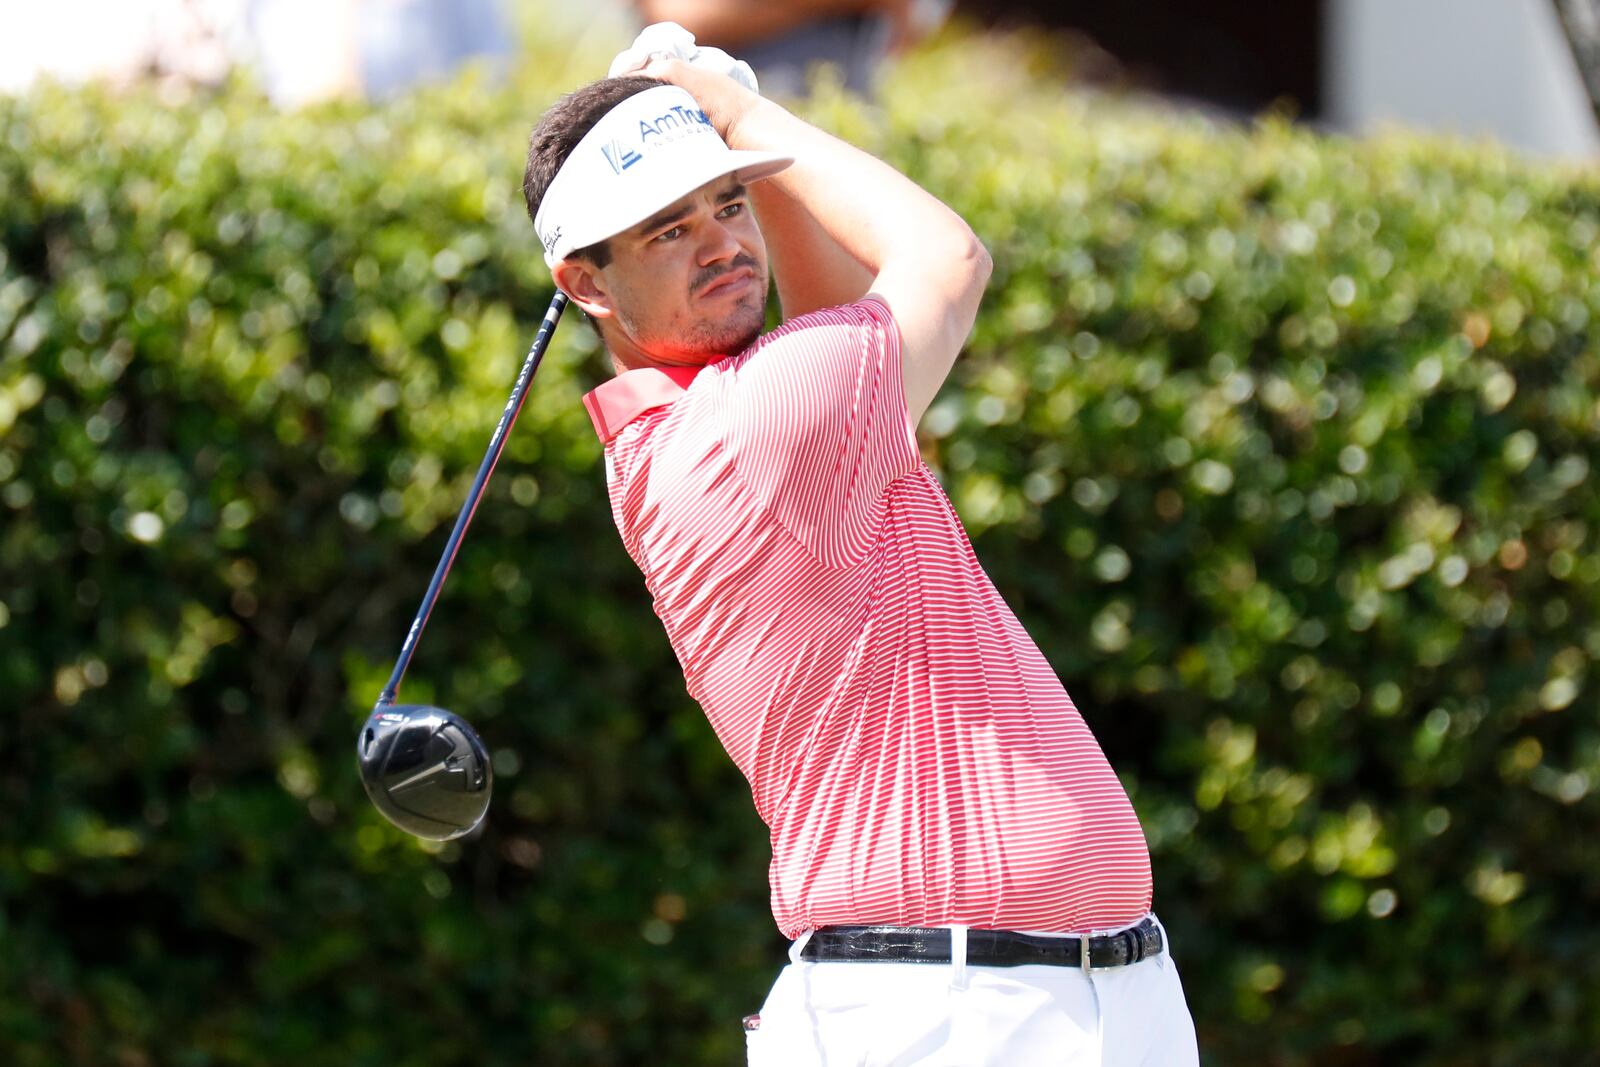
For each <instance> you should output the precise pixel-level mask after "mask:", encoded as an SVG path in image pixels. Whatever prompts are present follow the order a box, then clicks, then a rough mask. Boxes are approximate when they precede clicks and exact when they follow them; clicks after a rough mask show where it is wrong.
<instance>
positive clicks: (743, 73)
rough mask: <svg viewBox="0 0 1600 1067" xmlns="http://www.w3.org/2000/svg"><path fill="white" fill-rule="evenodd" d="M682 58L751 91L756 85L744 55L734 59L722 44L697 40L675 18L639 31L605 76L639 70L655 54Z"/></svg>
mask: <svg viewBox="0 0 1600 1067" xmlns="http://www.w3.org/2000/svg"><path fill="white" fill-rule="evenodd" d="M657 56H660V57H662V58H664V59H681V60H683V61H684V62H685V63H688V64H689V65H690V66H694V67H699V68H700V69H702V70H709V71H711V72H712V73H714V74H724V75H726V76H728V77H730V78H732V79H733V80H734V81H736V82H738V83H739V84H740V85H742V86H744V87H745V88H746V89H749V90H750V91H751V92H752V93H759V92H760V91H761V90H760V89H758V88H757V87H756V72H755V71H753V70H751V69H750V64H748V63H746V62H745V61H744V60H742V59H734V58H733V57H732V56H730V55H729V54H728V53H726V52H724V51H723V50H722V49H720V48H709V47H703V46H701V45H697V44H695V43H694V34H692V33H690V32H689V31H688V30H686V29H684V28H683V27H682V26H680V25H678V24H677V23H676V22H657V23H656V24H655V25H653V26H646V27H645V28H644V29H643V30H640V31H639V36H637V37H635V38H634V39H633V44H632V45H630V46H629V47H627V48H625V49H624V50H623V51H621V52H619V53H617V58H616V59H613V60H612V61H611V69H610V70H609V71H607V72H606V77H608V78H616V77H620V76H621V75H623V74H631V73H632V72H634V71H636V70H640V69H642V68H643V67H644V65H645V64H646V63H649V62H650V60H652V59H654V58H655V57H657Z"/></svg>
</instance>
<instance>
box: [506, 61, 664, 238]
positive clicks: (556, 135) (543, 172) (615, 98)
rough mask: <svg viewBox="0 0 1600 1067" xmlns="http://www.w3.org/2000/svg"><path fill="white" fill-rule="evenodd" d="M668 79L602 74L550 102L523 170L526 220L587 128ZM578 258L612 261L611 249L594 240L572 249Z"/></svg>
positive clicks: (532, 138)
mask: <svg viewBox="0 0 1600 1067" xmlns="http://www.w3.org/2000/svg"><path fill="white" fill-rule="evenodd" d="M665 84H666V82H661V81H657V80H656V79H654V78H646V77H643V76H640V75H630V76H628V77H623V78H603V79H601V80H600V81H597V82H592V83H590V84H589V85H585V86H584V87H583V88H582V89H578V90H576V91H574V92H570V93H568V94H567V95H566V96H563V97H562V98H561V99H560V100H557V101H556V102H555V103H554V104H552V105H551V106H550V110H549V111H546V112H545V113H544V116H543V117H542V118H541V119H539V124H538V125H537V126H535V127H534V128H533V134H532V135H531V136H530V137H529V138H528V165H527V167H526V168H525V169H524V170H523V172H522V198H523V199H524V200H525V201H527V204H528V221H529V222H532V221H533V220H534V218H535V217H536V216H537V215H538V214H539V205H540V203H542V202H543V201H544V196H545V194H546V193H547V192H549V191H550V183H551V182H553V181H555V180H556V172H557V171H559V170H560V169H561V164H563V163H565V162H566V161H567V157H568V156H570V155H571V154H572V150H573V149H574V148H576V147H578V142H579V141H581V140H583V136H584V134H586V133H588V132H589V131H590V130H592V129H594V126H595V123H597V122H599V121H600V120H601V119H602V118H604V117H605V114H606V112H608V111H610V110H611V109H612V108H614V107H616V106H617V105H618V104H620V103H622V101H624V100H626V99H628V97H630V96H634V95H636V94H638V93H642V92H644V91H645V90H646V89H654V88H655V87H656V86H658V85H665ZM570 255H571V257H572V258H574V259H585V260H588V261H589V262H591V263H593V264H594V265H595V266H597V267H604V266H605V265H607V264H608V263H610V262H611V249H610V247H609V246H608V245H607V244H606V242H605V241H596V242H595V243H594V244H592V245H589V246H588V247H586V248H580V249H578V250H576V251H575V252H572V253H570Z"/></svg>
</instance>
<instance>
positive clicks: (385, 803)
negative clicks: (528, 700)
mask: <svg viewBox="0 0 1600 1067" xmlns="http://www.w3.org/2000/svg"><path fill="white" fill-rule="evenodd" d="M566 306H567V297H566V294H564V293H562V292H561V291H560V290H557V291H556V294H555V296H554V297H553V298H552V299H551V301H550V308H549V310H548V311H546V312H545V314H544V321H543V322H542V323H540V325H539V333H538V335H537V336H535V337H534V339H533V347H532V348H530V349H529V350H528V357H527V359H526V360H524V361H523V364H522V371H521V373H519V374H518V375H517V384H516V386H515V388H513V389H512V391H511V398H510V399H509V400H508V401H507V402H506V407H505V411H503V412H502V413H501V415H500V423H499V425H498V426H496V427H495V430H494V436H493V437H492V438H491V439H490V440H489V451H488V453H487V454H486V455H485V456H484V457H483V463H482V464H481V465H480V466H479V467H478V476H477V478H476V479H474V481H473V483H472V488H471V489H470V490H469V491H468V492H467V500H466V503H465V504H463V505H462V507H461V514H460V515H458V516H457V517H456V524H455V528H454V529H453V530H451V531H450V540H449V541H447V542H446V543H445V546H444V554H443V555H442V556H441V557H440V559H439V566H438V567H437V568H436V569H435V570H434V572H433V580H432V581H431V582H429V583H428V591H427V592H426V593H424V594H423V596H422V605H421V607H419V608H418V609H417V615H416V618H414V619H412V620H411V629H410V631H409V632H408V633H407V634H406V639H405V642H404V643H403V644H402V645H401V646H400V658H399V659H398V660H397V661H396V662H395V665H394V673H393V674H391V675H390V676H389V684H388V685H386V686H384V687H383V692H382V693H380V694H378V702H377V704H376V705H374V707H373V709H372V714H371V715H369V716H368V717H367V722H366V725H365V726H363V727H362V729H361V735H360V737H359V738H358V739H357V741H356V758H357V761H358V763H359V764H360V767H361V784H362V785H363V786H364V787H365V788H366V790H367V796H368V797H370V798H371V799H372V803H373V804H375V805H377V808H378V810H379V811H381V812H382V813H383V814H384V817H385V818H387V819H388V820H389V821H390V822H392V823H394V824H395V825H396V826H398V827H400V829H402V830H404V831H406V832H407V833H410V834H415V835H416V836H417V837H424V838H427V839H429V840H432V841H448V840H449V839H451V838H453V837H460V836H462V835H463V834H467V833H471V832H472V831H473V830H474V829H476V828H477V826H478V824H479V823H481V822H482V821H483V817H484V815H485V814H486V813H487V812H488V810H489V793H490V789H491V787H492V786H493V784H494V773H493V771H492V769H491V767H490V763H489V754H488V751H487V750H486V749H485V748H484V745H483V741H482V740H480V739H479V737H478V734H477V732H476V731H475V730H473V728H472V727H471V726H470V725H468V723H467V721H466V720H465V719H463V718H461V717H460V716H458V715H456V714H454V713H452V712H449V711H445V710H444V709H443V708H435V707H429V706H427V705H424V704H396V703H395V698H396V696H397V695H398V694H399V690H400V680H401V679H402V678H403V677H405V673H406V668H407V667H408V666H409V665H410V663H411V656H412V654H413V653H414V652H415V651H416V649H417V641H418V639H419V638H421V636H422V628H423V627H424V626H426V625H427V624H428V616H429V615H430V614H432V612H433V605H434V603H435V602H436V601H437V600H438V599H439V590H440V589H441V588H442V587H443V586H444V580H445V576H446V575H448V574H449V573H450V565H451V564H452V563H454V562H455V558H456V552H457V551H458V550H459V549H460V548H461V539H462V538H463V537H464V536H465V535H466V532H467V527H468V526H469V525H471V523H472V516H473V514H474V513H475V512H476V511H477V510H478V502H479V501H480V500H482V499H483V491H484V488H485V487H486V486H487V485H488V484H489V477H490V476H491V475H492V474H493V473H494V468H495V464H496V463H498V462H499V460H500V453H501V451H503V450H504V448H505V443H506V437H507V436H508V435H509V434H510V432H511V427H512V426H513V425H514V424H515V423H516V421H517V415H518V413H519V412H521V410H522V404H523V401H524V400H526V399H527V395H528V386H529V384H530V383H531V382H532V381H533V376H534V373H535V372H536V371H538V369H539V363H540V361H541V360H543V359H544V352H545V349H546V348H547V347H548V346H549V344H550V337H551V335H552V334H554V333H555V329H556V323H557V322H559V321H560V320H561V312H562V311H563V310H564V309H565V308H566Z"/></svg>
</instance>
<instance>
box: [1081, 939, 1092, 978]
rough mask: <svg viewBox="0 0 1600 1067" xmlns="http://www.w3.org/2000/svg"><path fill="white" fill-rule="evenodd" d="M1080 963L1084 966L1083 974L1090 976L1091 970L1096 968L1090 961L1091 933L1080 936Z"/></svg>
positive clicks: (1086, 976)
mask: <svg viewBox="0 0 1600 1067" xmlns="http://www.w3.org/2000/svg"><path fill="white" fill-rule="evenodd" d="M1078 965H1079V966H1081V967H1082V968H1083V976H1084V977H1085V978H1088V977H1090V974H1089V972H1090V971H1092V970H1094V968H1093V967H1092V966H1091V965H1090V963H1089V935H1088V934H1084V935H1082V936H1081V937H1079V938H1078Z"/></svg>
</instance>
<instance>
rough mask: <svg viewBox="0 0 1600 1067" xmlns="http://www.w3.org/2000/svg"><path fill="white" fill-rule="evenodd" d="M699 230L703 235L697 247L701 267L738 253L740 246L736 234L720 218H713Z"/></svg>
mask: <svg viewBox="0 0 1600 1067" xmlns="http://www.w3.org/2000/svg"><path fill="white" fill-rule="evenodd" d="M700 232H701V233H702V235H703V240H702V241H701V242H700V248H699V253H700V265H701V266H702V267H704V266H708V265H710V264H712V263H716V262H717V261H718V260H723V259H731V258H732V257H734V256H736V255H738V254H739V249H740V247H741V246H740V244H739V238H738V235H737V234H735V233H734V232H733V227H731V226H729V225H728V224H727V223H726V222H724V221H723V220H722V219H713V220H712V222H711V225H710V226H703V227H701V231H700Z"/></svg>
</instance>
